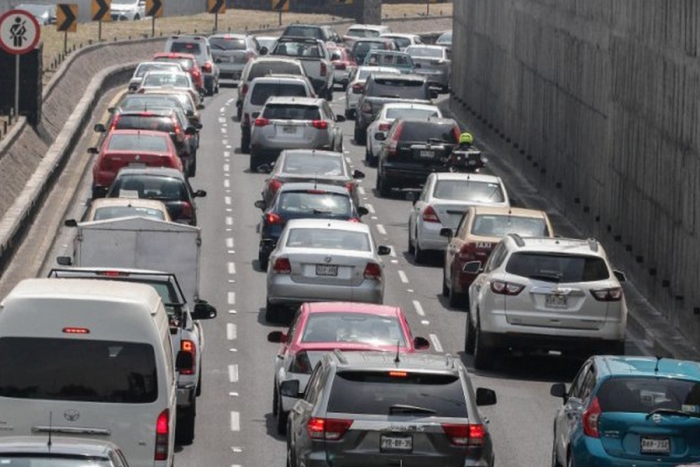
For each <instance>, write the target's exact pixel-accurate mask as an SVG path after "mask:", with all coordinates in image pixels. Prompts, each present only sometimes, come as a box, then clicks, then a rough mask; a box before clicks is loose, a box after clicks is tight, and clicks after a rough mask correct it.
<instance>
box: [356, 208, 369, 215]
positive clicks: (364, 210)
mask: <svg viewBox="0 0 700 467" xmlns="http://www.w3.org/2000/svg"><path fill="white" fill-rule="evenodd" d="M357 213H358V214H359V215H360V217H362V216H366V215H367V214H369V209H367V208H366V207H364V206H359V207H358V208H357Z"/></svg>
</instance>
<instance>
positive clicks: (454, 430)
mask: <svg viewBox="0 0 700 467" xmlns="http://www.w3.org/2000/svg"><path fill="white" fill-rule="evenodd" d="M442 429H443V431H444V432H445V434H446V435H447V436H449V438H450V442H451V443H452V444H453V445H454V446H483V445H484V441H485V440H486V428H485V427H484V425H482V424H473V423H470V424H453V423H443V424H442Z"/></svg>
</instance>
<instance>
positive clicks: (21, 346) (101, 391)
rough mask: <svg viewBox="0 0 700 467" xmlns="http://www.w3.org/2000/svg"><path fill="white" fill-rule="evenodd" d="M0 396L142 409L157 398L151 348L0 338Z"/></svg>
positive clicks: (119, 343)
mask: <svg viewBox="0 0 700 467" xmlns="http://www.w3.org/2000/svg"><path fill="white" fill-rule="evenodd" d="M0 397H12V398H17V399H48V400H63V401H81V402H102V403H110V402H111V403H129V404H146V403H149V402H154V401H155V400H156V399H157V398H158V378H157V371H156V358H155V352H154V350H153V347H152V346H151V345H148V344H141V343H134V342H117V341H98V340H86V339H82V338H80V339H50V338H33V337H3V338H0Z"/></svg>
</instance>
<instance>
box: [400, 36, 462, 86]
mask: <svg viewBox="0 0 700 467" xmlns="http://www.w3.org/2000/svg"><path fill="white" fill-rule="evenodd" d="M406 53H407V54H409V55H410V56H411V58H412V59H413V63H414V64H415V69H414V70H413V72H414V73H415V74H417V75H422V76H425V78H426V79H427V80H428V83H429V84H430V85H431V86H437V87H439V88H440V89H442V90H443V91H445V92H446V91H447V90H448V89H449V88H450V73H451V71H452V60H450V56H449V52H448V50H447V49H446V48H445V47H440V46H439V45H412V46H410V47H407V48H406Z"/></svg>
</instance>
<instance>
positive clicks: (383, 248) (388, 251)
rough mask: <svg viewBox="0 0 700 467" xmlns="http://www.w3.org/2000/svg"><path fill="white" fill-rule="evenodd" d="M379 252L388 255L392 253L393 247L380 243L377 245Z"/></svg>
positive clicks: (380, 254)
mask: <svg viewBox="0 0 700 467" xmlns="http://www.w3.org/2000/svg"><path fill="white" fill-rule="evenodd" d="M377 254H378V255H379V256H386V255H390V254H391V247H390V246H385V245H379V246H378V247H377Z"/></svg>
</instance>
